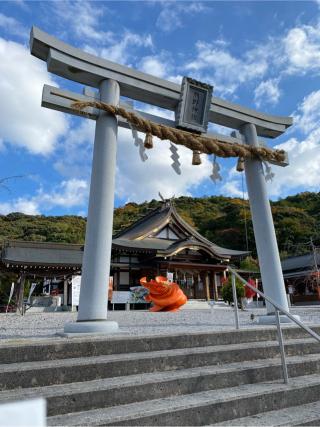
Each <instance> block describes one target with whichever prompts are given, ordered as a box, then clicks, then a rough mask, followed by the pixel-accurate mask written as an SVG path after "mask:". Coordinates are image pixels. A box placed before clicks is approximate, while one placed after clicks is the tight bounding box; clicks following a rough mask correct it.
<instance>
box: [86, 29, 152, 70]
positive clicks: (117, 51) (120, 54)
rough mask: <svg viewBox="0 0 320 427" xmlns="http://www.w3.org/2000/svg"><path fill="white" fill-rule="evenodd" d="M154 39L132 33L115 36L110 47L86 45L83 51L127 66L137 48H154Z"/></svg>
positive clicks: (127, 32) (146, 35)
mask: <svg viewBox="0 0 320 427" xmlns="http://www.w3.org/2000/svg"><path fill="white" fill-rule="evenodd" d="M152 46H153V43H152V37H151V35H150V34H145V35H139V34H136V33H132V32H130V31H125V32H124V33H123V34H120V33H119V34H118V35H114V36H113V41H112V44H111V45H110V46H109V47H102V48H100V47H97V46H94V47H93V46H91V45H88V44H86V45H85V46H83V49H84V50H85V51H86V52H88V53H91V54H93V55H96V56H100V57H102V58H105V59H108V60H109V61H113V62H118V63H120V64H127V65H128V61H129V59H130V58H131V57H132V56H133V52H134V49H136V48H137V47H145V48H148V47H152Z"/></svg>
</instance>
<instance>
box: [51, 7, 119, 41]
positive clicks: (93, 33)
mask: <svg viewBox="0 0 320 427" xmlns="http://www.w3.org/2000/svg"><path fill="white" fill-rule="evenodd" d="M52 10H53V12H54V13H55V14H56V15H57V16H58V18H59V20H60V21H61V22H63V23H64V26H66V25H67V26H68V27H69V28H70V29H71V30H72V32H73V34H74V35H75V36H76V37H77V38H79V39H80V40H83V38H85V39H91V40H94V41H96V42H104V43H105V42H107V41H110V40H112V39H113V33H112V31H100V30H98V29H97V28H98V27H99V20H100V18H102V17H103V15H104V12H105V11H106V7H105V6H104V5H103V4H102V2H99V3H94V2H90V1H85V0H82V1H75V2H73V1H57V2H54V4H53V9H52Z"/></svg>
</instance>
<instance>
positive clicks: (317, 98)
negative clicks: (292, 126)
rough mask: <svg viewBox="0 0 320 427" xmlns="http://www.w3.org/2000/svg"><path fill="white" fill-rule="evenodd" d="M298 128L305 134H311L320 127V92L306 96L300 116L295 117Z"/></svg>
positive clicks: (299, 112) (299, 111) (300, 109)
mask: <svg viewBox="0 0 320 427" xmlns="http://www.w3.org/2000/svg"><path fill="white" fill-rule="evenodd" d="M295 121H296V122H297V123H296V124H297V126H298V127H299V128H300V129H301V130H302V131H303V132H304V133H307V132H310V131H313V130H315V129H316V128H318V127H319V123H320V90H318V91H314V92H311V93H310V94H309V95H308V96H306V97H305V98H304V99H303V101H302V104H301V106H300V107H299V110H298V114H297V115H296V117H295Z"/></svg>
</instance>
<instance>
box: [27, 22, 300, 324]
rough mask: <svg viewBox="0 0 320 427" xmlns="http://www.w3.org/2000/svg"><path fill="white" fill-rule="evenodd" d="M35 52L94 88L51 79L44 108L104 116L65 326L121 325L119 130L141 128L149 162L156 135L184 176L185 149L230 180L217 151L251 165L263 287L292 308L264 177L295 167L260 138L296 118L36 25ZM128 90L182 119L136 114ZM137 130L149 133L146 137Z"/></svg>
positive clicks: (141, 148) (247, 171)
mask: <svg viewBox="0 0 320 427" xmlns="http://www.w3.org/2000/svg"><path fill="white" fill-rule="evenodd" d="M30 49H31V54H32V55H34V56H36V57H38V58H39V59H41V60H43V61H45V62H46V63H47V68H48V71H49V72H52V73H54V74H56V75H59V76H61V77H64V78H66V79H69V80H72V81H75V82H78V83H80V84H83V85H86V86H90V87H91V88H94V90H92V89H88V88H87V87H85V88H84V92H83V94H79V93H74V92H70V91H67V90H63V89H60V88H56V87H52V86H48V85H45V86H44V90H43V96H42V105H43V106H44V107H47V108H52V109H55V110H59V111H63V112H67V113H69V114H74V115H78V116H82V117H85V118H86V119H91V120H96V132H95V141H94V152H93V162H92V174H91V185H90V197H89V208H88V219H87V228H86V238H85V249H84V258H83V270H82V282H81V293H80V305H79V314H78V320H77V322H76V323H70V324H67V325H65V332H67V333H76V332H81V333H84V332H88V333H92V332H101V333H106V332H112V331H116V330H117V329H118V325H117V324H116V322H108V321H107V320H106V319H107V295H106V283H108V277H109V273H110V257H111V241H112V222H113V206H114V186H115V168H116V150H117V130H118V126H122V127H125V128H129V129H131V130H132V133H133V137H134V139H135V144H136V145H137V147H139V154H140V157H141V160H142V161H145V160H146V158H147V155H146V151H145V150H146V149H152V147H153V143H154V141H153V137H157V138H158V139H160V140H169V141H170V142H171V146H170V147H171V148H170V149H171V152H172V156H171V159H172V160H173V163H172V167H173V168H174V170H175V171H176V172H177V173H178V174H180V173H181V168H180V166H181V163H180V162H179V154H178V147H179V145H184V146H185V147H187V148H189V149H190V150H191V155H192V164H193V165H195V167H196V165H199V164H200V163H201V156H204V155H213V156H214V161H213V170H212V175H211V178H212V179H213V180H214V181H216V180H219V179H221V176H220V174H219V164H218V163H217V160H216V158H217V157H224V158H225V157H235V158H236V159H237V170H239V171H243V170H245V174H246V183H247V189H248V194H249V201H250V208H251V213H252V221H253V228H254V233H255V240H256V246H257V252H258V257H259V264H260V271H261V277H262V282H263V287H264V292H265V294H266V295H267V296H268V297H270V298H271V299H272V300H274V301H275V302H276V303H278V305H279V306H281V307H282V308H283V309H284V310H288V302H287V298H286V293H285V287H284V281H283V276H282V270H281V264H280V258H279V251H278V246H277V241H276V236H275V231H274V226H273V219H272V214H271V209H270V204H269V200H268V195H267V189H266V182H265V180H266V179H269V178H271V177H272V176H273V174H272V173H271V171H270V164H275V165H278V166H287V165H288V159H287V156H286V153H285V152H284V151H282V150H273V149H270V148H267V146H266V145H265V142H264V141H262V140H261V137H265V138H276V137H277V136H280V135H281V134H283V133H284V132H285V131H286V130H287V128H288V127H289V126H291V125H292V119H291V118H290V117H280V116H271V115H268V114H265V113H262V112H258V111H255V110H252V109H248V108H246V107H242V106H239V105H237V104H233V103H230V102H227V101H225V100H222V99H219V98H217V97H215V96H213V97H212V91H213V88H212V87H211V86H210V85H207V84H206V83H202V82H198V81H195V80H193V79H190V78H188V77H184V78H183V81H182V84H181V85H179V84H175V83H172V82H169V81H166V80H163V79H160V78H157V77H154V76H151V75H148V74H145V73H142V72H139V71H137V70H134V69H131V68H128V67H125V66H122V65H119V64H115V63H113V62H110V61H108V60H106V59H102V58H98V57H95V56H93V55H90V54H88V53H85V52H83V51H81V50H79V49H76V48H73V47H72V46H69V45H67V44H65V43H63V42H61V41H60V40H57V39H56V38H54V37H52V36H50V35H49V34H47V33H45V32H43V31H41V30H39V29H38V28H35V27H33V28H32V31H31V38H30ZM96 89H98V91H97V90H96ZM120 96H124V97H127V98H130V99H132V100H133V101H141V102H144V103H147V104H151V105H154V106H157V107H161V108H164V109H168V110H171V111H174V112H175V120H174V121H173V120H167V119H163V118H161V117H158V116H155V115H151V114H147V113H144V112H142V111H138V110H135V109H134V107H133V106H132V104H128V103H124V102H122V100H120ZM209 122H212V123H216V124H219V125H221V126H226V127H228V128H232V129H234V131H233V132H232V133H231V135H230V136H227V135H223V134H217V133H215V134H213V133H209V132H207V125H208V123H209ZM138 131H141V132H144V133H145V135H146V137H145V141H144V142H143V141H142V140H141V139H140V137H139V135H138V133H137V132H138ZM157 143H158V142H157ZM160 143H161V142H160ZM190 160H191V159H190ZM264 167H265V170H264ZM265 172H266V173H265ZM199 283H200V282H199ZM198 291H199V292H200V289H199V286H198ZM267 310H268V313H270V314H271V313H273V311H274V309H273V306H271V305H270V304H269V303H267Z"/></svg>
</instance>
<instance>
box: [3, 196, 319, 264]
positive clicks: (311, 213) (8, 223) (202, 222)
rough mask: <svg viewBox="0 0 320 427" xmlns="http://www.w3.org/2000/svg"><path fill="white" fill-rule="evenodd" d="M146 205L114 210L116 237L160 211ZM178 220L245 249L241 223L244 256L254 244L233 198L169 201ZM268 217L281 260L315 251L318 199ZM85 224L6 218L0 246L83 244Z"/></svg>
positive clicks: (293, 202) (244, 206)
mask: <svg viewBox="0 0 320 427" xmlns="http://www.w3.org/2000/svg"><path fill="white" fill-rule="evenodd" d="M160 204H161V202H159V201H156V200H152V201H151V202H145V203H141V204H138V203H128V204H126V205H125V206H123V207H120V208H117V209H115V216H114V230H115V231H119V230H121V229H123V228H125V227H127V226H129V225H130V224H132V223H133V222H134V221H135V220H137V219H138V218H140V217H141V216H143V215H145V214H147V213H148V212H150V210H151V209H155V208H156V207H158V206H160ZM175 206H176V208H177V211H178V212H179V214H180V215H181V216H182V217H183V218H184V219H185V220H186V221H187V222H188V223H189V224H191V225H192V226H193V227H195V228H196V229H197V230H198V231H199V232H200V233H201V234H203V235H204V236H205V237H207V238H208V239H209V240H211V241H212V242H215V243H217V244H218V245H221V246H225V247H229V248H232V249H246V237H245V236H246V233H245V218H246V219H247V233H248V246H249V250H251V251H252V252H253V254H255V244H254V236H253V229H252V223H251V216H250V210H249V205H248V202H246V201H243V200H242V199H238V198H231V197H222V196H212V197H201V198H193V197H179V198H177V199H175ZM271 206H272V212H273V217H274V222H275V228H276V233H277V238H278V243H279V248H280V251H282V253H283V255H286V254H295V253H297V251H298V252H299V253H303V252H304V251H307V250H309V247H308V246H303V245H300V246H297V245H298V244H300V243H305V242H306V241H308V240H309V238H310V237H311V236H313V237H314V239H315V243H316V244H317V245H320V231H319V226H320V193H311V192H305V193H300V194H297V195H295V196H289V197H287V198H285V199H282V200H279V201H277V202H272V203H271ZM85 224H86V220H85V219H84V218H82V217H77V216H43V215H35V216H33V215H24V214H21V213H11V214H9V215H1V216H0V241H3V240H6V239H7V240H9V239H15V240H32V241H42V242H45V241H46V242H66V243H83V242H84V236H85Z"/></svg>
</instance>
